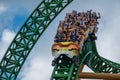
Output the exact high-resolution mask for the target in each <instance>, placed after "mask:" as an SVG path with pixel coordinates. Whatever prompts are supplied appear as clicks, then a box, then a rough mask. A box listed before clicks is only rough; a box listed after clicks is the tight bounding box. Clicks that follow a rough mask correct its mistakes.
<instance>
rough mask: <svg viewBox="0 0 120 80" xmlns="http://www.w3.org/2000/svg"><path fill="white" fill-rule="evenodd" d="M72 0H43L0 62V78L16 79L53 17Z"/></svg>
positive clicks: (4, 79)
mask: <svg viewBox="0 0 120 80" xmlns="http://www.w3.org/2000/svg"><path fill="white" fill-rule="evenodd" d="M72 1H73V0H43V1H42V2H41V3H40V4H39V5H38V6H37V8H36V9H35V10H34V11H33V13H32V14H31V15H30V17H29V18H28V19H27V20H26V22H25V23H24V24H23V26H22V27H21V29H20V30H19V32H18V33H17V35H16V36H15V38H14V40H13V41H12V43H11V44H10V46H9V48H8V50H7V51H6V53H5V55H4V57H3V59H2V61H1V62H0V80H16V78H17V75H18V73H19V72H20V69H21V67H22V66H23V64H24V62H25V60H26V58H27V56H28V55H29V53H30V51H31V50H32V48H33V47H34V45H35V43H36V42H37V41H38V39H39V38H40V36H41V35H42V34H43V32H44V31H45V30H46V29H47V27H48V26H49V24H50V23H51V22H52V21H53V20H54V19H55V17H56V16H57V15H58V14H59V13H60V12H61V11H62V10H63V9H64V8H65V7H66V6H67V5H68V4H70V3H71V2H72Z"/></svg>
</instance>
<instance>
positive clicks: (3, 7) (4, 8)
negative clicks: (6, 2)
mask: <svg viewBox="0 0 120 80" xmlns="http://www.w3.org/2000/svg"><path fill="white" fill-rule="evenodd" d="M5 11H6V7H5V6H3V5H2V4H0V14H1V13H3V12H5Z"/></svg>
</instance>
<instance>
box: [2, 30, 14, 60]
mask: <svg viewBox="0 0 120 80" xmlns="http://www.w3.org/2000/svg"><path fill="white" fill-rule="evenodd" d="M14 36H15V33H14V32H13V31H10V30H9V29H5V30H4V31H3V33H2V38H1V40H0V45H1V46H0V60H1V59H2V57H3V55H4V53H5V51H6V50H7V48H8V46H9V45H10V43H11V41H12V40H13V38H14Z"/></svg>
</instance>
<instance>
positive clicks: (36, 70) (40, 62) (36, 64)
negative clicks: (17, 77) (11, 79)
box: [21, 57, 52, 80]
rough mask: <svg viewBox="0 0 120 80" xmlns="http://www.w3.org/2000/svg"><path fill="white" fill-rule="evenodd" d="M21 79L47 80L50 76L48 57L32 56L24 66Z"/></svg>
mask: <svg viewBox="0 0 120 80" xmlns="http://www.w3.org/2000/svg"><path fill="white" fill-rule="evenodd" d="M25 68H26V69H25V71H24V73H23V74H22V76H23V77H22V78H21V80H39V79H40V80H49V79H50V76H51V72H52V71H51V67H50V63H49V61H48V59H40V58H39V57H34V58H32V60H31V61H30V64H29V66H27V67H25Z"/></svg>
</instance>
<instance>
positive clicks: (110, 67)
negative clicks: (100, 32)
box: [86, 41, 120, 73]
mask: <svg viewBox="0 0 120 80" xmlns="http://www.w3.org/2000/svg"><path fill="white" fill-rule="evenodd" d="M88 44H89V45H91V47H92V48H91V50H90V51H92V52H91V55H90V56H89V58H88V60H87V61H86V64H87V66H88V67H89V68H91V69H92V70H93V71H94V72H97V73H120V64H118V63H115V62H112V61H110V60H107V59H105V58H103V57H101V56H99V54H98V52H97V49H96V44H95V41H93V42H89V43H88Z"/></svg>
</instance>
